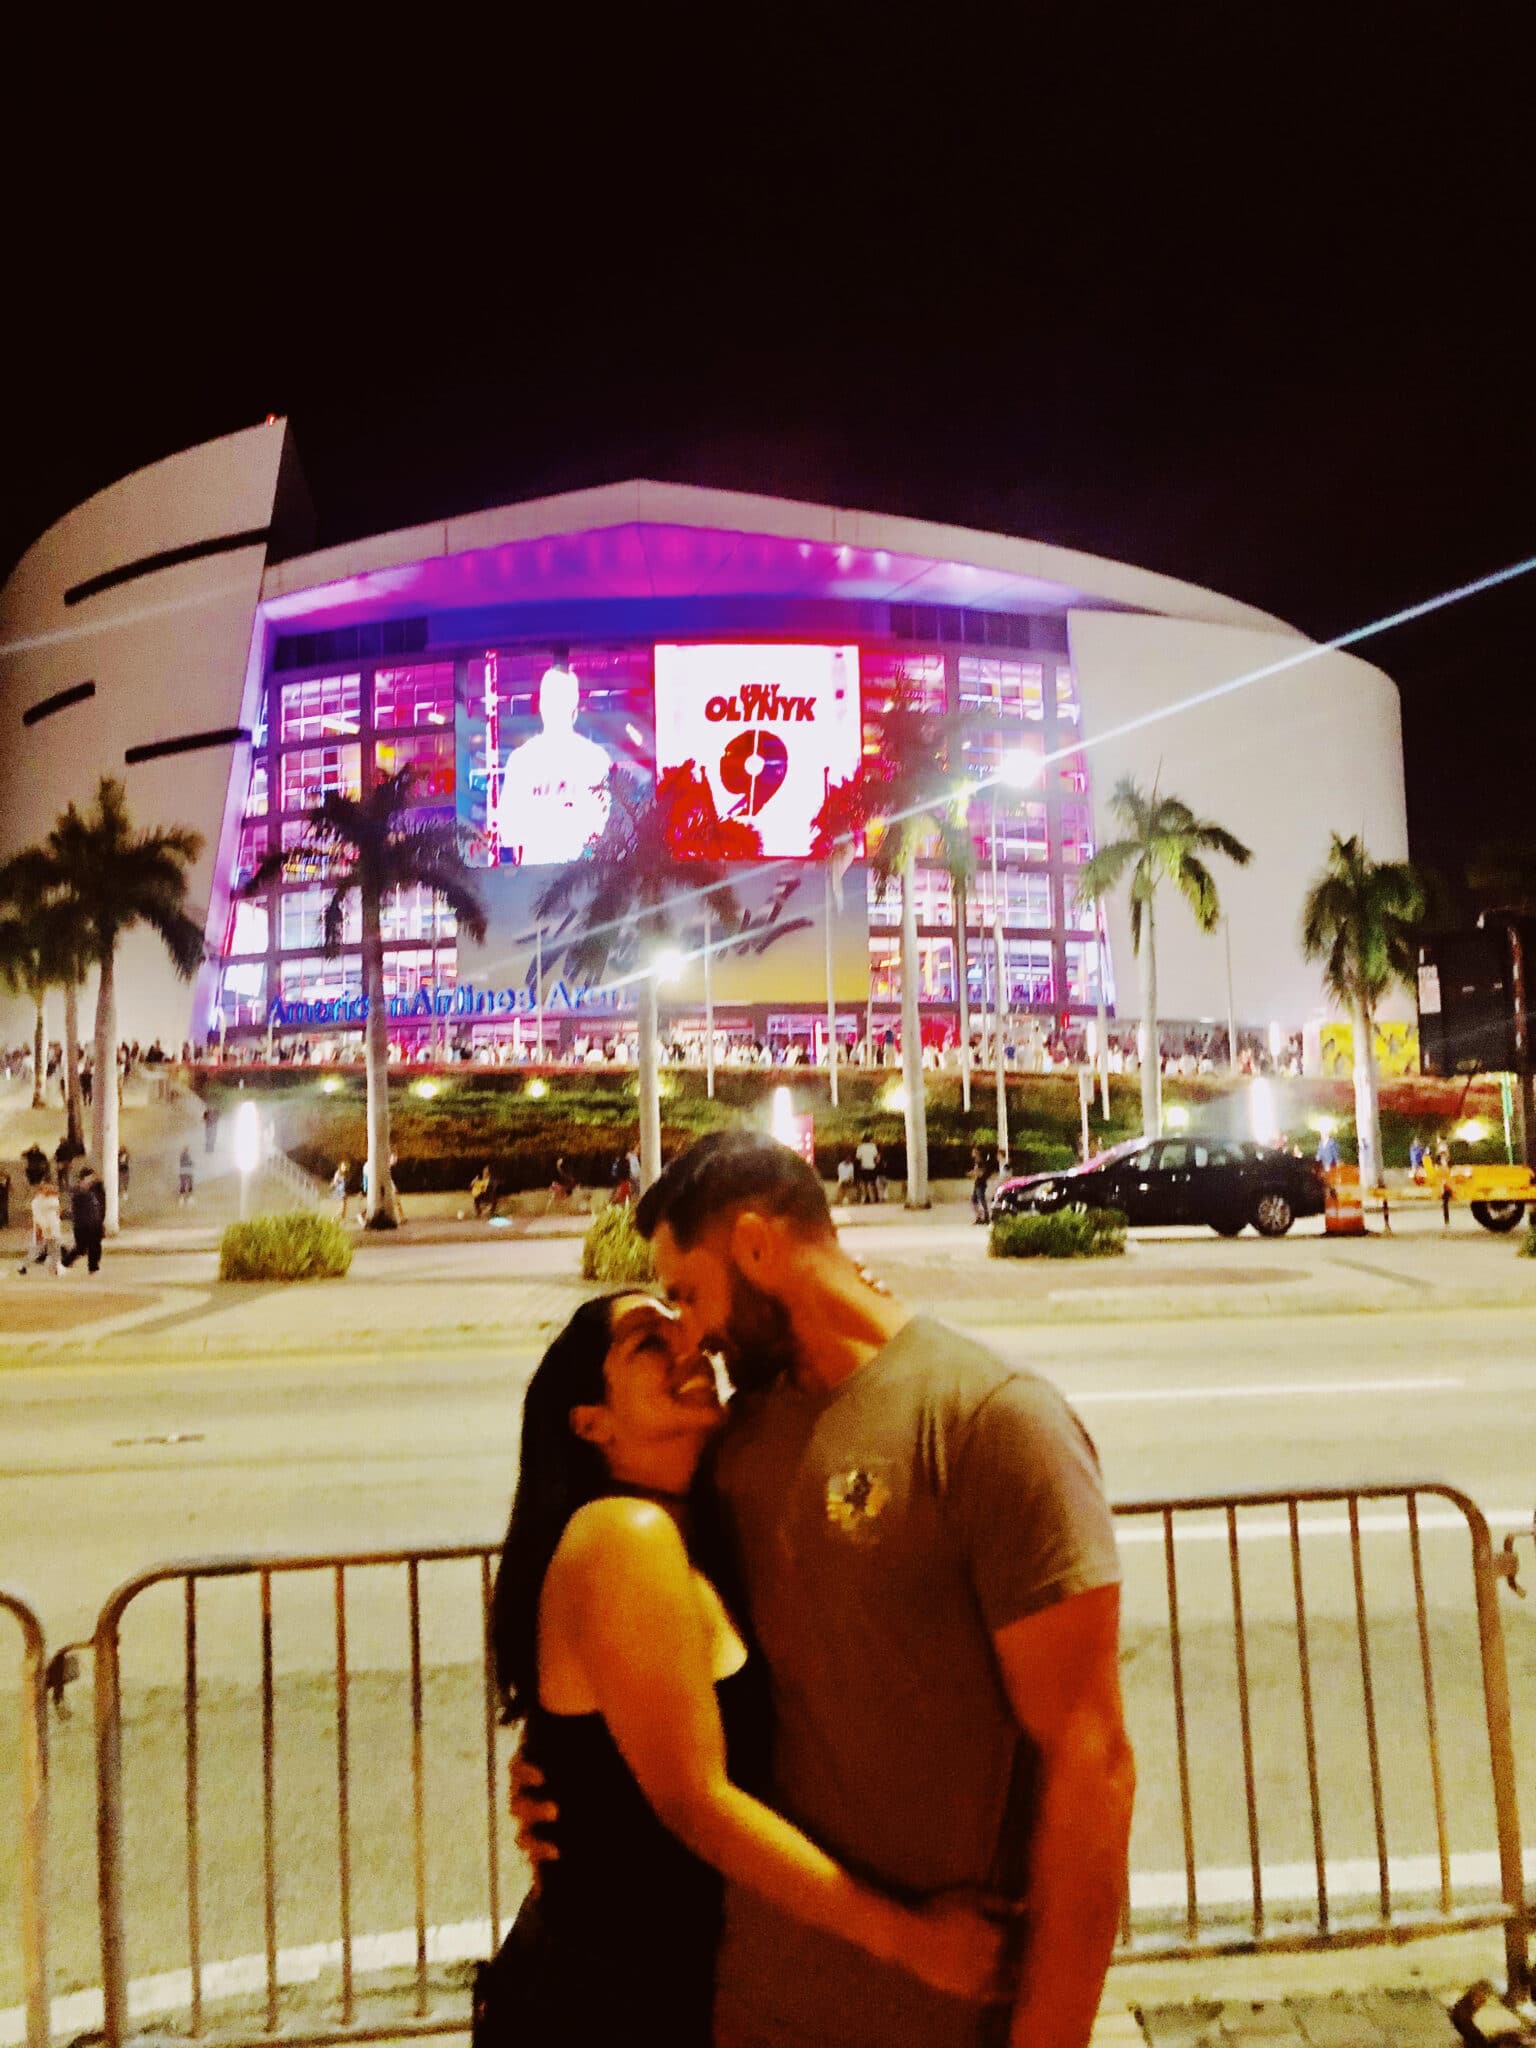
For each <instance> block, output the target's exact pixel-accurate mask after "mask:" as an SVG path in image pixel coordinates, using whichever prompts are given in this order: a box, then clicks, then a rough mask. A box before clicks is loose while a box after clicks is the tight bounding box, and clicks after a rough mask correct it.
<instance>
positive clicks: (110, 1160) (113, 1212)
mask: <svg viewBox="0 0 1536 2048" xmlns="http://www.w3.org/2000/svg"><path fill="white" fill-rule="evenodd" d="M117 1112H118V1094H117V948H116V946H115V945H114V946H113V948H112V949H111V951H109V952H108V953H107V954H106V956H105V957H104V959H103V960H102V963H101V982H100V985H99V986H98V988H97V991H96V1071H95V1073H94V1074H93V1076H92V1077H91V1151H92V1152H93V1153H94V1154H95V1166H96V1171H97V1172H98V1173H99V1174H100V1175H101V1184H102V1186H103V1188H104V1189H105V1190H106V1196H107V1218H106V1233H107V1236H108V1237H115V1236H116V1235H117V1225H118V1214H117V1142H118V1141H117V1132H118V1122H117Z"/></svg>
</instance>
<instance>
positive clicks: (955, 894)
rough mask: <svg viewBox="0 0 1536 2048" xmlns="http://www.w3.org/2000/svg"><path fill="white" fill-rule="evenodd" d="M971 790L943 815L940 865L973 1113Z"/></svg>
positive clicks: (966, 1097) (965, 1085)
mask: <svg viewBox="0 0 1536 2048" xmlns="http://www.w3.org/2000/svg"><path fill="white" fill-rule="evenodd" d="M969 797H970V791H969V790H967V791H965V792H964V794H963V795H962V796H959V797H956V798H954V799H953V801H952V802H951V803H950V804H949V805H948V806H947V807H946V809H945V810H943V811H942V812H941V813H940V815H939V821H938V824H939V865H940V866H941V867H942V868H943V870H944V872H945V873H946V874H947V875H948V876H949V889H950V897H951V900H952V901H953V904H954V919H955V961H956V972H957V974H958V976H959V1002H960V1017H959V1023H960V1107H961V1108H962V1109H963V1110H964V1111H965V1113H966V1115H967V1116H969V1115H970V1113H971V978H970V956H971V940H970V932H969V930H968V929H967V926H968V923H969V920H970V908H971V884H972V882H974V881H975V879H976V836H975V834H974V833H973V832H972V830H971V827H970V824H969V822H968V818H967V809H968V803H969Z"/></svg>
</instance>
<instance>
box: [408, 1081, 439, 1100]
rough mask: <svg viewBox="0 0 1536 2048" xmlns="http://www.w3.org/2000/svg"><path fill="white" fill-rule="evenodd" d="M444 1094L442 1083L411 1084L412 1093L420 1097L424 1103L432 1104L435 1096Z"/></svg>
mask: <svg viewBox="0 0 1536 2048" xmlns="http://www.w3.org/2000/svg"><path fill="white" fill-rule="evenodd" d="M442 1092H443V1084H442V1082H441V1081H413V1082H412V1083H411V1093H412V1094H413V1095H419V1096H420V1097H421V1099H422V1101H423V1102H430V1101H431V1100H432V1098H433V1097H434V1096H435V1095H441V1094H442Z"/></svg>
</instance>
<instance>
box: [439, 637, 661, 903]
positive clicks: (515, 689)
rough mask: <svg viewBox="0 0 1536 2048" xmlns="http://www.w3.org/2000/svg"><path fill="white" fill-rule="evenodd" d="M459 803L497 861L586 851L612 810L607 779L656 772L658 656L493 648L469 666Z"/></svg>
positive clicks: (525, 862) (569, 857) (648, 778)
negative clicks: (653, 665) (654, 674)
mask: <svg viewBox="0 0 1536 2048" xmlns="http://www.w3.org/2000/svg"><path fill="white" fill-rule="evenodd" d="M463 687H464V695H463V699H462V700H461V702H460V705H459V717H458V721H457V730H458V771H459V772H458V792H459V795H458V810H459V818H460V822H461V823H463V824H465V825H467V826H468V827H469V828H470V833H471V838H472V845H473V849H474V851H473V853H472V855H471V857H472V858H476V859H478V860H479V861H480V862H481V863H482V864H484V865H487V866H491V867H526V868H552V867H562V866H564V865H565V863H566V862H568V861H573V860H578V859H579V858H580V857H581V854H582V851H583V849H584V848H585V847H586V846H587V845H588V843H589V842H590V841H591V840H592V839H594V838H596V836H597V835H598V834H599V833H600V832H601V831H602V829H603V826H604V824H605V823H606V822H607V818H608V803H609V798H608V776H609V771H610V770H611V769H613V768H621V769H623V770H624V771H625V772H626V773H627V774H629V775H631V776H633V777H635V778H636V779H637V780H638V781H639V782H640V783H641V784H642V785H643V786H645V787H646V788H649V787H650V785H651V782H652V780H653V772H652V753H653V748H652V734H651V672H650V653H649V649H647V648H644V647H633V648H632V647H591V648H583V649H581V650H580V652H579V653H578V654H576V655H575V656H573V657H570V658H568V657H566V656H565V655H564V654H560V653H551V652H550V651H549V650H547V649H546V650H544V651H542V652H531V653H530V652H522V653H515V654H487V655H485V656H484V657H482V658H479V659H477V660H474V661H471V662H469V663H468V664H467V665H466V671H465V681H464V686H463Z"/></svg>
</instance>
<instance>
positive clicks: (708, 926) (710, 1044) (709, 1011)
mask: <svg viewBox="0 0 1536 2048" xmlns="http://www.w3.org/2000/svg"><path fill="white" fill-rule="evenodd" d="M714 936H715V920H714V915H713V913H712V912H711V910H710V907H709V903H708V900H707V899H706V901H705V904H704V1093H705V1094H706V1095H707V1096H708V1097H709V1099H710V1101H711V1102H713V1101H714V1099H715V985H714V982H713V980H712V979H711V977H710V961H709V956H710V951H711V949H712V946H713V943H714ZM832 1100H833V1101H834V1102H836V1100H837V1083H836V1082H835V1081H834V1082H833V1084H832Z"/></svg>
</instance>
